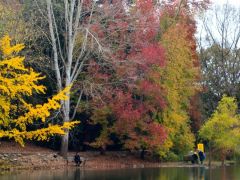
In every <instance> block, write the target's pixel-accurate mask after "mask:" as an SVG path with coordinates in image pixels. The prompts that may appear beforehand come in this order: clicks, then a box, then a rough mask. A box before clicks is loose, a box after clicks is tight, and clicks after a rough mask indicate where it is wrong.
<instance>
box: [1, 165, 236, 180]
mask: <svg viewBox="0 0 240 180" xmlns="http://www.w3.org/2000/svg"><path fill="white" fill-rule="evenodd" d="M70 179H72V180H77V179H83V180H95V179H96V180H240V166H229V167H219V168H214V169H211V170H210V169H207V168H205V167H191V168H186V167H184V168H144V169H124V170H123V169H121V170H105V171H103V170H101V171H95V170H80V169H78V168H76V169H75V168H73V169H72V170H62V171H60V170H58V171H57V170H49V171H46V170H44V171H25V172H19V173H17V174H11V175H4V176H0V180H70Z"/></svg>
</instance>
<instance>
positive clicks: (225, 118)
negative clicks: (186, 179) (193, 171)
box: [199, 95, 240, 165]
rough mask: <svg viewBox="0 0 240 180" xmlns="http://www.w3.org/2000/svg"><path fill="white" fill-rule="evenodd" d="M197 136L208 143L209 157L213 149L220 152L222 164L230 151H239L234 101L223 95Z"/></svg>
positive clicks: (238, 129)
mask: <svg viewBox="0 0 240 180" xmlns="http://www.w3.org/2000/svg"><path fill="white" fill-rule="evenodd" d="M199 135H200V137H202V138H203V139H204V140H207V141H209V146H210V150H209V151H210V155H209V156H211V152H212V150H213V149H216V150H220V152H221V160H222V164H224V160H225V157H226V155H227V153H228V152H229V151H230V150H231V151H239V143H240V121H239V114H237V103H236V99H235V98H233V97H227V96H225V95H224V96H223V98H222V99H221V101H220V102H219V103H218V106H217V108H216V110H215V111H214V113H213V114H212V116H211V117H210V118H209V119H208V121H207V122H206V123H205V124H204V125H203V126H202V128H201V129H200V131H199ZM209 158H210V161H209V164H210V165H211V157H209Z"/></svg>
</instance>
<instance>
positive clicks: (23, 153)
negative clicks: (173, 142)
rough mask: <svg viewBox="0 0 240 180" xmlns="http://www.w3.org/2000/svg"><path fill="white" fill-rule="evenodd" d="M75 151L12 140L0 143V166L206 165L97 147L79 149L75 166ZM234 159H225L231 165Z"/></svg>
mask: <svg viewBox="0 0 240 180" xmlns="http://www.w3.org/2000/svg"><path fill="white" fill-rule="evenodd" d="M74 155H75V152H69V153H68V158H67V159H64V158H63V157H61V156H60V155H58V152H57V151H53V150H51V149H47V148H42V147H38V146H35V145H28V146H26V147H25V148H22V147H19V146H18V145H16V144H14V143H6V142H5V143H2V142H1V148H0V170H1V172H10V173H11V172H15V171H23V170H44V169H51V170H59V169H68V168H69V169H73V168H79V169H80V170H113V169H127V168H131V169H135V168H159V167H179V168H181V167H189V168H191V167H205V168H209V167H208V166H207V165H208V161H205V162H204V164H203V165H201V164H191V162H184V161H180V162H154V161H152V160H148V159H146V160H142V159H140V156H136V154H135V155H134V154H130V153H128V152H126V151H106V154H105V155H100V152H99V151H86V152H79V155H80V157H81V158H83V159H85V160H86V161H85V164H84V165H81V166H80V167H76V166H75V163H74V162H73V159H74ZM232 163H233V161H231V162H228V163H226V165H227V166H228V165H231V164H232ZM218 166H221V163H220V162H216V161H214V162H213V164H212V167H213V168H214V167H218Z"/></svg>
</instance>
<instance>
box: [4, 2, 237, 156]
mask: <svg viewBox="0 0 240 180" xmlns="http://www.w3.org/2000/svg"><path fill="white" fill-rule="evenodd" d="M209 9H211V10H212V11H211V13H213V15H212V16H211V15H209V14H208V12H209ZM209 17H217V18H216V20H214V18H212V19H211V18H209ZM233 17H234V20H233ZM210 20H212V22H210ZM200 24H201V25H202V26H201V28H199V27H200ZM215 24H216V29H215V30H213V29H211V27H212V26H215ZM239 24H240V11H239V10H238V9H235V8H234V7H232V6H230V5H224V6H222V7H218V9H217V8H216V9H214V8H213V7H212V4H211V2H209V1H208V0H198V1H195V0H162V1H159V0H62V1H58V0H11V1H8V0H0V141H16V142H17V143H19V144H20V145H21V146H24V145H25V143H26V142H30V141H31V142H33V143H35V144H37V145H39V146H44V147H48V148H51V149H54V150H59V151H60V154H61V155H62V156H63V157H66V156H67V153H68V151H69V150H70V151H100V152H101V153H102V154H104V153H105V152H106V151H126V150H127V151H132V152H134V151H141V152H142V153H141V157H142V158H143V157H144V153H146V154H151V157H153V158H154V159H158V160H160V161H180V160H182V158H183V156H184V155H186V154H187V153H188V152H189V151H191V150H194V148H195V147H196V146H197V144H198V143H203V144H204V146H205V150H206V152H209V153H211V152H214V154H217V155H218V157H219V158H220V159H221V160H222V161H224V159H225V158H226V156H228V157H233V156H234V157H235V156H239V157H240V155H238V153H239V152H240V116H239V114H238V112H239V101H240V93H239V92H240V49H239V42H238V41H239V38H240V28H239ZM199 29H201V30H199ZM202 31H204V33H202ZM217 33H218V35H216V34H217ZM0 148H1V145H0Z"/></svg>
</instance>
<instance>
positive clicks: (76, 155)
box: [74, 153, 82, 166]
mask: <svg viewBox="0 0 240 180" xmlns="http://www.w3.org/2000/svg"><path fill="white" fill-rule="evenodd" d="M74 162H75V164H76V166H80V164H81V163H82V161H81V158H80V155H79V154H78V153H76V154H75V156H74Z"/></svg>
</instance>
